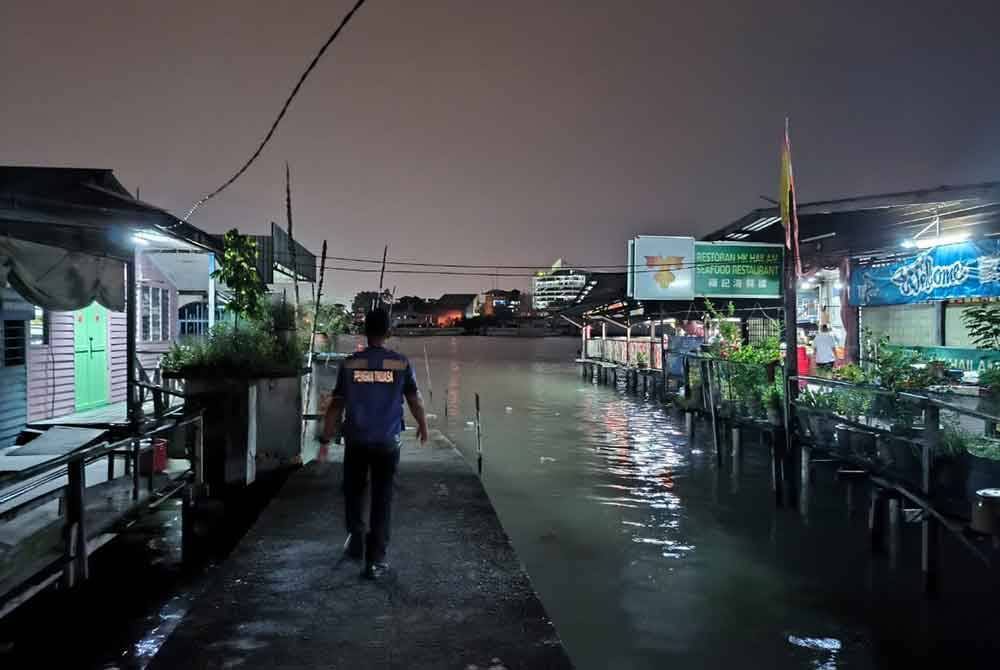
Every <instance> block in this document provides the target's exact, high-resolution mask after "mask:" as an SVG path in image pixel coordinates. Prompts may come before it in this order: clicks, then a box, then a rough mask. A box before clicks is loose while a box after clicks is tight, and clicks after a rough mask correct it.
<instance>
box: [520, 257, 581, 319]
mask: <svg viewBox="0 0 1000 670" xmlns="http://www.w3.org/2000/svg"><path fill="white" fill-rule="evenodd" d="M586 286H587V273H586V272H582V271H580V270H574V269H572V268H566V267H563V261H562V259H561V258H560V259H559V260H557V261H556V262H555V263H554V264H553V265H552V267H551V269H549V271H548V272H538V273H536V274H535V276H534V278H532V280H531V287H532V292H533V294H534V300H533V306H534V308H535V310H536V311H539V312H545V311H548V310H550V309H553V308H556V307H560V306H566V305H571V304H573V303H574V302H576V299H577V298H578V297H579V295H580V292H581V291H583V290H584V288H585V287H586Z"/></svg>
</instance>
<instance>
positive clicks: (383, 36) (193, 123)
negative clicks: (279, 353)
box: [0, 0, 1000, 296]
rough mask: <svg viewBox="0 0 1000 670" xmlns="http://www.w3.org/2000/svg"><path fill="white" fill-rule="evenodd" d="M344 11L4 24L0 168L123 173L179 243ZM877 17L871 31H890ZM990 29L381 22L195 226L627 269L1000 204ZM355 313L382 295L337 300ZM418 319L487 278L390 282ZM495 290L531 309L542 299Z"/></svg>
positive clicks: (758, 8)
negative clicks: (774, 211)
mask: <svg viewBox="0 0 1000 670" xmlns="http://www.w3.org/2000/svg"><path fill="white" fill-rule="evenodd" d="M350 4H352V3H351V2H348V1H329V0H324V1H320V0H308V1H307V0H296V1H295V2H291V3H278V2H254V3H251V2H248V1H246V0H216V1H212V0H176V1H171V2H134V0H129V1H124V0H104V1H102V2H98V3H93V2H76V1H69V0H66V1H64V2H46V1H43V0H30V1H29V0H3V2H2V4H0V60H2V62H3V63H4V65H3V74H2V75H0V84H2V97H3V121H4V122H3V126H2V130H0V133H2V137H0V163H2V164H22V165H60V166H78V167H101V168H112V169H114V170H115V173H116V174H117V176H118V178H119V179H120V180H121V181H122V182H123V183H124V184H125V185H126V186H127V187H129V188H130V189H131V190H134V189H135V188H136V187H141V195H142V198H143V199H144V200H147V201H149V202H152V203H154V204H157V205H160V206H162V207H165V208H167V209H169V210H171V211H173V212H174V213H176V214H179V215H183V214H184V212H186V211H187V209H188V207H189V206H190V205H191V204H192V203H193V202H194V201H195V200H197V199H198V198H199V197H200V196H201V195H203V194H204V193H205V192H207V191H209V190H211V189H213V188H215V187H216V186H218V185H219V184H220V183H221V182H222V181H224V180H225V179H226V178H228V177H229V176H230V175H231V174H232V172H233V171H234V170H235V169H236V168H237V167H238V166H239V165H240V164H241V163H242V162H243V161H244V160H245V159H246V158H247V157H248V156H249V154H250V152H251V151H252V149H253V148H254V146H255V143H256V142H258V141H259V140H260V138H261V137H262V136H263V134H264V133H265V132H266V130H267V127H268V126H269V125H270V123H271V121H272V120H273V118H274V116H275V115H276V113H277V111H278V109H279V107H280V105H281V103H282V101H283V100H284V98H285V97H286V96H287V94H288V92H289V91H290V89H291V87H292V85H293V84H294V81H295V79H296V78H297V77H298V76H299V74H300V73H301V71H302V70H303V69H304V67H305V65H306V64H307V63H308V61H309V59H310V58H312V55H313V54H314V52H315V51H316V49H318V48H319V46H320V45H321V44H322V42H323V40H324V39H325V38H326V36H327V35H328V34H329V32H330V31H331V30H332V29H333V27H334V26H335V25H336V23H337V22H338V21H339V20H340V18H341V16H342V14H343V13H344V12H345V11H346V10H347V9H348V8H349V6H350ZM875 4H878V5H879V7H878V8H876V7H873V6H872V5H875ZM998 14H1000V10H998V9H996V3H992V2H975V3H973V2H959V3H943V2H940V1H934V2H931V1H927V0H910V1H908V2H879V3H872V2H854V1H838V2H827V3H822V6H821V3H817V2H801V0H798V1H795V2H784V1H782V2H742V3H739V2H716V1H714V0H711V1H707V2H706V1H702V2H697V3H694V2H665V1H652V0H651V1H646V2H641V1H634V2H617V1H612V0H607V1H604V2H598V1H596V0H586V1H585V0H564V1H556V0H546V1H545V2H537V1H535V2H528V1H527V0H510V1H507V2H489V1H485V0H483V1H476V0H436V1H435V0H427V1H421V2H418V1H416V0H407V1H403V0H369V2H368V4H367V5H366V6H365V7H364V8H363V9H362V10H361V12H360V13H359V14H358V15H357V16H356V17H355V19H354V20H353V21H352V22H351V24H350V25H349V26H348V28H347V30H346V32H345V33H344V34H343V35H342V38H341V39H340V40H338V42H337V43H335V44H334V46H333V48H332V49H331V50H330V51H329V52H328V53H327V55H326V57H325V59H324V61H323V62H322V63H321V64H320V67H319V68H318V69H317V70H316V72H314V74H313V76H312V77H311V78H310V80H309V81H308V82H307V84H306V87H305V89H304V90H303V91H302V93H301V94H300V95H299V97H298V98H297V99H296V101H295V102H294V104H293V106H292V109H291V111H290V113H289V115H288V116H287V117H286V119H285V121H284V123H283V125H282V127H281V128H280V129H279V131H278V134H277V136H276V137H275V139H274V141H273V142H272V143H271V145H270V146H269V147H268V149H267V150H266V152H265V153H264V155H263V156H262V158H261V159H260V160H259V161H258V162H257V163H256V164H255V165H254V167H253V168H252V169H251V171H250V172H249V173H248V174H247V175H246V176H245V177H244V178H243V179H242V180H240V181H239V182H238V183H237V184H236V185H235V186H234V187H233V188H231V189H230V190H229V191H227V192H225V193H224V194H223V195H222V196H220V197H219V198H218V199H216V200H215V201H212V202H211V203H209V204H208V205H206V206H205V207H204V208H203V209H202V210H200V211H199V212H198V213H197V214H196V215H195V217H194V218H193V219H192V222H193V223H195V224H196V225H199V226H201V227H203V228H205V229H207V230H210V231H220V232H221V231H223V230H225V229H227V228H230V227H233V226H238V227H240V228H241V229H242V230H243V231H244V232H265V231H266V228H267V224H268V222H269V221H270V220H276V221H278V222H283V221H284V203H283V198H284V190H283V189H284V185H283V179H284V161H285V160H288V161H289V162H290V163H291V165H292V178H293V186H294V205H295V217H296V225H297V230H298V232H299V236H300V238H301V239H302V241H303V242H304V243H305V244H306V246H308V247H310V248H312V249H315V250H316V251H317V253H318V251H319V246H320V243H321V241H322V239H323V238H324V237H325V238H326V239H328V240H329V242H330V245H331V250H332V253H336V254H337V255H342V256H363V257H375V256H380V255H381V251H382V245H383V244H384V243H385V242H388V243H389V244H390V254H389V255H390V258H397V259H409V260H419V261H430V262H451V263H483V264H487V263H490V264H492V263H499V264H506V265H512V264H517V265H531V264H538V265H540V266H546V265H548V264H550V263H551V262H552V260H553V259H555V258H556V257H559V256H561V257H563V258H565V259H566V260H567V261H568V262H571V263H577V264H613V263H623V262H624V258H625V240H626V239H627V238H629V237H631V236H632V235H634V234H657V233H663V234H694V235H698V234H701V233H704V232H706V231H708V230H711V229H713V228H716V227H719V226H721V225H724V224H726V223H728V222H730V221H732V220H734V219H736V218H737V217H739V216H741V215H742V214H743V213H745V212H746V211H747V210H749V209H751V208H755V207H758V206H761V205H763V204H764V202H763V201H762V200H761V199H760V198H759V197H758V196H759V195H760V194H763V195H767V196H770V197H773V196H774V195H775V193H776V191H777V186H778V148H779V140H780V136H781V131H782V125H783V122H784V116H785V114H786V113H787V114H789V115H790V116H791V124H792V148H793V158H794V165H795V170H796V179H797V184H798V190H799V200H800V201H808V200H815V199H825V198H829V197H837V196H844V195H853V194H861V193H872V192H882V191H890V190H897V189H898V190H905V189H911V188H918V187H923V186H932V185H937V184H941V183H963V182H973V181H985V180H991V179H1000V77H998V65H1000V40H997V39H996V34H995V26H996V25H997V19H998V18H1000V17H998ZM327 279H328V282H330V284H329V286H331V287H332V290H333V292H334V293H335V294H336V295H339V296H347V295H350V294H353V292H354V291H356V290H358V289H359V288H368V287H370V286H371V284H372V283H373V282H376V281H377V280H376V279H373V278H372V277H371V276H367V275H354V274H345V273H339V272H338V273H331V274H328V276H327ZM387 283H388V284H389V285H390V286H391V285H393V284H398V285H399V287H400V288H399V293H400V294H409V293H418V294H426V295H435V294H440V293H442V292H445V291H457V290H482V289H484V288H490V287H492V286H493V280H492V279H486V278H457V279H455V278H451V279H446V278H439V277H431V278H427V277H423V278H413V277H409V278H407V277H402V276H397V277H391V278H390V279H389V280H388V282H387ZM499 283H500V284H501V285H502V286H511V287H521V288H523V287H525V286H527V281H526V280H524V279H512V280H503V279H501V281H500V282H499Z"/></svg>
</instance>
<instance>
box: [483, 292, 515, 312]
mask: <svg viewBox="0 0 1000 670" xmlns="http://www.w3.org/2000/svg"><path fill="white" fill-rule="evenodd" d="M481 312H482V315H483V316H496V315H497V314H498V313H499V314H502V315H507V316H517V315H519V314H520V313H521V292H520V291H518V290H517V289H514V290H513V291H504V290H501V289H493V290H492V291H487V292H486V293H484V294H483V305H482V310H481Z"/></svg>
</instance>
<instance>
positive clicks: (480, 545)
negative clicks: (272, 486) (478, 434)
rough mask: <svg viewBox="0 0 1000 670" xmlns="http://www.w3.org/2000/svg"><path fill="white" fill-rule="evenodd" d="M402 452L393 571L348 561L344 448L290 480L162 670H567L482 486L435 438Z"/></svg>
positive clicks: (183, 628) (174, 640) (161, 658)
mask: <svg viewBox="0 0 1000 670" xmlns="http://www.w3.org/2000/svg"><path fill="white" fill-rule="evenodd" d="M431 435H432V437H431V444H430V445H429V446H427V447H418V446H416V445H414V444H413V443H412V432H410V433H408V436H409V437H410V439H407V444H406V445H405V446H404V449H403V454H402V460H401V462H400V465H399V475H398V479H397V486H398V490H397V495H396V501H395V503H394V508H393V516H392V524H393V534H392V546H391V548H390V560H391V562H392V574H391V575H390V576H389V578H387V579H386V580H384V581H381V582H376V583H373V582H370V581H367V580H364V579H361V578H360V577H359V572H360V565H359V564H357V563H354V562H351V561H345V560H342V556H341V555H342V551H343V549H342V547H343V541H344V531H343V496H342V494H341V487H340V483H341V465H340V464H339V463H338V462H337V461H339V460H340V458H341V457H342V450H341V449H339V448H331V452H332V453H331V457H332V460H333V462H327V463H322V462H319V463H312V464H310V465H308V466H306V467H305V468H303V469H302V470H300V471H299V472H297V473H295V474H293V475H292V476H291V478H289V480H288V481H287V482H286V483H285V485H284V487H283V488H282V490H281V492H280V493H279V494H278V495H277V496H276V497H275V499H274V500H273V501H272V502H271V504H270V505H269V506H268V507H267V509H265V510H264V512H263V513H262V514H261V517H260V519H259V520H258V521H257V524H256V525H255V526H254V528H253V529H252V530H251V531H250V533H249V534H248V535H247V536H246V537H245V538H243V540H242V542H241V543H240V545H239V546H238V547H237V548H236V550H235V551H234V552H233V554H232V556H231V557H230V558H229V559H228V560H227V561H226V563H225V564H224V565H223V566H222V567H221V569H220V571H219V573H218V574H217V576H216V580H217V581H216V583H215V584H214V585H213V586H212V587H210V588H209V590H208V592H206V593H205V595H204V596H202V597H201V598H200V599H199V601H198V602H197V603H195V606H194V607H193V608H192V610H191V611H190V613H189V614H188V615H187V616H186V617H185V618H184V620H183V621H182V622H181V624H180V625H179V626H178V628H177V630H176V631H175V632H174V633H173V634H172V635H171V636H170V638H169V639H168V640H167V641H166V644H165V645H164V646H163V648H162V649H161V650H160V652H159V653H158V654H157V656H156V657H155V658H154V659H153V662H152V664H151V665H150V668H151V670H160V669H172V668H189V669H191V670H199V669H204V670H216V669H219V670H222V669H224V668H239V669H240V670H255V669H261V670H276V669H277V668H282V669H284V670H295V669H297V668H302V669H305V668H384V669H385V670H394V669H397V668H399V669H402V668H406V669H407V670H438V669H439V668H456V669H458V670H463V669H466V670H467V669H470V668H479V669H480V670H486V669H487V668H497V669H500V668H503V669H506V668H510V669H511V670H513V669H515V668H524V669H534V668H537V669H542V668H545V669H548V670H569V669H570V668H571V667H572V665H571V663H570V660H569V658H568V657H567V656H566V652H565V651H564V649H563V647H562V644H561V643H560V641H559V637H558V636H557V634H556V631H555V629H554V628H553V626H552V623H551V621H550V620H549V618H548V616H547V615H546V613H545V610H544V608H543V607H542V604H541V602H540V601H539V600H538V597H537V596H536V595H535V592H534V590H533V589H532V587H531V583H530V582H529V581H528V577H527V575H526V574H525V573H524V571H523V569H522V567H521V564H520V562H519V561H518V559H517V556H516V555H515V553H514V550H513V548H512V546H511V544H510V541H509V540H508V538H507V536H506V534H505V533H504V532H503V529H502V528H501V526H500V522H499V520H498V519H497V516H496V513H495V512H494V510H493V507H492V505H491V504H490V501H489V499H488V498H487V496H486V492H485V490H484V489H483V486H482V484H481V483H480V481H479V479H478V478H477V477H476V475H475V472H474V471H473V470H472V468H470V467H469V466H468V465H467V464H466V463H465V461H464V460H463V459H462V457H461V456H460V455H459V454H458V452H456V451H455V450H454V449H453V448H452V446H451V444H450V443H449V442H448V441H447V440H446V439H445V438H443V436H441V435H440V433H438V432H437V431H432V433H431Z"/></svg>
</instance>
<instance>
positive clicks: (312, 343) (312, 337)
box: [302, 240, 326, 442]
mask: <svg viewBox="0 0 1000 670" xmlns="http://www.w3.org/2000/svg"><path fill="white" fill-rule="evenodd" d="M319 267H320V274H319V285H318V286H317V288H316V302H315V303H314V307H313V308H314V310H315V311H314V316H313V322H312V330H311V331H310V333H309V355H308V357H307V358H306V361H307V364H308V369H309V378H308V379H307V380H306V394H305V398H304V399H303V402H304V404H305V408H306V410H308V409H309V397H310V395H312V382H313V356H314V355H315V353H316V328H317V327H318V326H319V319H318V318H317V317H318V316H319V303H320V300H321V299H322V297H323V279H324V278H325V277H326V271H325V270H324V268H325V267H326V240H323V251H322V254H321V260H320V266H319ZM317 409H318V408H317ZM306 413H307V412H306V411H303V414H306ZM321 420H322V419H321ZM305 437H306V422H305V420H304V419H303V421H302V441H303V442H304V441H305Z"/></svg>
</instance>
